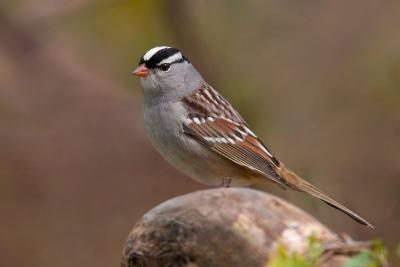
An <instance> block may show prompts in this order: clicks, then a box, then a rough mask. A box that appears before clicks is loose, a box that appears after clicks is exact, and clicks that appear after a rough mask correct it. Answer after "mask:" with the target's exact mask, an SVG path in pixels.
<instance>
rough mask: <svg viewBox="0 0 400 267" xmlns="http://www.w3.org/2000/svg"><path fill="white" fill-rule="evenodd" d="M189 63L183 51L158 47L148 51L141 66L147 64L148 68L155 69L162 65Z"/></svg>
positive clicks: (142, 58) (141, 61)
mask: <svg viewBox="0 0 400 267" xmlns="http://www.w3.org/2000/svg"><path fill="white" fill-rule="evenodd" d="M183 61H188V60H187V59H186V58H185V56H184V55H182V53H181V51H180V50H179V49H177V48H174V47H169V46H157V47H154V48H152V49H150V50H149V51H147V52H146V53H145V54H144V55H143V56H142V57H141V58H140V61H139V65H141V64H143V63H144V64H145V65H146V67H147V68H150V69H152V68H155V67H157V66H160V65H162V64H165V63H168V64H173V63H178V62H183Z"/></svg>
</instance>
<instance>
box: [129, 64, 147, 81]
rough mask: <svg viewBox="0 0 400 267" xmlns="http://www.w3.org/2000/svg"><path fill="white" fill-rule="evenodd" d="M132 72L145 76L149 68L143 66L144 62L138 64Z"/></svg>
mask: <svg viewBox="0 0 400 267" xmlns="http://www.w3.org/2000/svg"><path fill="white" fill-rule="evenodd" d="M132 74H134V75H136V76H139V77H143V78H146V77H147V75H149V69H148V68H147V67H146V66H145V64H144V63H143V64H142V65H139V66H138V67H137V68H136V69H135V70H134V71H133V72H132Z"/></svg>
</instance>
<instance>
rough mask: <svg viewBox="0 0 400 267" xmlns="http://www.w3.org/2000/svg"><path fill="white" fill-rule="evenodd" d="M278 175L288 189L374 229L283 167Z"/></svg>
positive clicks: (358, 216) (365, 221)
mask: <svg viewBox="0 0 400 267" xmlns="http://www.w3.org/2000/svg"><path fill="white" fill-rule="evenodd" d="M278 174H279V175H280V176H281V177H282V178H283V179H284V180H285V181H286V182H287V186H288V187H290V188H292V189H294V190H296V191H301V192H305V193H308V194H310V195H312V196H314V197H316V198H318V199H320V200H322V201H323V202H325V203H326V204H328V205H329V206H331V207H333V208H336V209H338V210H340V211H342V212H343V213H345V214H347V215H348V216H350V217H351V218H353V219H354V220H355V221H357V222H358V223H360V224H363V225H366V226H369V227H371V228H374V226H372V224H370V223H369V222H368V221H367V220H365V219H364V218H362V217H361V216H360V215H358V214H356V213H355V212H353V211H351V210H350V209H348V208H346V207H345V206H343V205H342V204H340V203H339V202H337V201H336V200H334V199H333V198H331V197H329V196H328V195H326V194H325V193H324V192H322V191H321V190H319V189H318V188H317V187H315V186H314V185H312V184H310V183H309V182H307V181H305V180H303V179H302V178H301V177H299V176H298V175H297V174H295V173H294V172H292V171H291V170H289V169H287V168H286V167H285V166H283V165H281V166H280V167H279V170H278Z"/></svg>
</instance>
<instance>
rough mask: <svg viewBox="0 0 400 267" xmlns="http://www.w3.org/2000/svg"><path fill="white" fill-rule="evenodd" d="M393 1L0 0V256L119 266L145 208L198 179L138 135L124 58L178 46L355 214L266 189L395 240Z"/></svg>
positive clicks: (397, 117)
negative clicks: (355, 217)
mask: <svg viewBox="0 0 400 267" xmlns="http://www.w3.org/2000/svg"><path fill="white" fill-rule="evenodd" d="M399 14H400V2H399V1H395V0H393V1H373V0H366V1H323V2H320V1H301V2H297V1H295V2H293V1H276V0H275V1H261V0H251V1H250V0H249V1H227V0H226V1H222V0H220V1H194V0H193V1H177V0H175V1H162V0H160V1H156V0H146V1H138V0H137V1H134V0H120V1H112V0H97V1H94V0H68V1H67V0H58V1H54V0H19V1H14V0H2V1H1V3H0V119H1V126H0V216H1V217H0V265H1V266H13V267H19V266H26V265H29V266H32V267H35V266H40V267H47V266H48V267H50V266H59V267H63V266H65V267H67V266H68V267H69V266H97V267H101V266H118V265H119V259H120V252H121V247H122V244H123V242H124V240H125V237H126V236H127V234H128V231H129V229H130V228H131V227H132V226H133V224H134V222H135V221H136V220H137V219H138V218H139V217H140V216H141V215H142V214H143V213H144V212H146V211H147V210H149V209H150V208H152V207H154V206H155V205H157V204H159V203H161V202H162V201H165V200H167V199H169V198H171V197H174V196H177V195H181V194H184V193H187V192H192V191H194V190H198V189H202V188H206V187H205V186H202V185H200V184H197V183H195V182H193V181H192V180H190V179H189V178H187V177H184V176H183V175H182V174H180V173H179V172H178V171H176V170H174V169H173V168H172V167H170V166H168V165H167V164H166V163H165V162H164V161H163V160H162V159H161V158H160V156H159V155H158V154H157V153H156V152H155V151H154V150H153V149H152V148H151V146H150V145H149V142H148V140H147V138H146V136H145V132H144V129H143V121H142V110H141V102H142V101H141V98H142V95H141V91H140V88H139V82H138V79H137V78H136V77H133V76H131V74H130V72H131V71H132V70H133V69H134V68H135V67H136V66H137V62H138V60H139V57H140V56H141V55H142V54H143V53H144V52H145V51H146V50H147V49H149V48H151V47H153V46H156V45H165V44H167V45H172V46H176V47H179V48H181V49H182V50H183V51H184V52H185V54H186V56H187V57H188V58H189V59H191V61H192V62H193V63H194V64H195V65H196V66H197V67H198V69H200V71H201V72H202V73H203V75H204V76H205V77H206V79H207V80H208V81H209V82H210V83H211V84H212V85H213V86H214V87H216V88H217V89H218V90H219V91H221V92H222V93H223V94H224V95H225V96H226V97H227V98H228V99H229V100H230V101H231V102H232V103H233V104H234V105H235V106H236V107H237V109H238V110H239V111H240V112H241V113H242V115H243V116H244V117H245V118H246V119H247V121H248V122H249V124H250V125H251V126H252V127H253V128H254V129H255V130H256V132H257V133H258V135H259V136H260V137H262V139H263V140H264V141H265V143H266V144H267V145H268V146H269V148H270V149H271V150H272V151H273V152H274V154H276V156H277V157H278V158H279V159H281V160H282V161H284V162H285V163H286V165H287V166H290V167H291V168H292V169H294V170H296V171H297V172H298V173H299V174H301V175H302V176H304V177H307V179H309V180H311V181H313V182H314V183H315V184H316V185H318V186H319V187H320V188H322V189H323V190H325V191H327V192H329V193H330V195H332V196H334V197H335V198H337V199H338V200H340V202H342V203H343V204H345V205H347V206H349V207H351V208H353V209H354V210H355V211H357V212H359V213H360V214H361V215H363V216H365V217H366V218H367V219H368V220H370V221H371V222H372V223H373V224H374V225H375V226H376V230H375V231H373V230H370V229H367V228H365V227H363V226H361V225H359V224H357V223H355V222H353V221H352V220H351V219H349V218H348V217H346V216H344V215H342V214H340V213H339V212H337V211H336V210H334V209H332V208H330V207H328V206H326V205H324V204H323V203H320V202H319V201H316V200H314V199H311V198H310V197H306V196H304V195H302V194H299V193H293V192H283V191H282V190H280V189H279V188H276V187H274V186H269V185H267V186H266V189H267V190H269V191H270V192H273V193H274V194H278V195H280V196H283V197H284V198H285V199H288V200H289V201H291V202H293V203H295V204H296V205H298V206H300V207H302V208H304V209H306V210H308V211H309V212H310V213H311V214H313V215H314V216H315V217H317V218H318V219H320V220H321V221H322V222H324V223H326V224H327V225H328V226H329V227H331V228H332V229H334V230H336V231H338V232H346V233H348V234H350V235H351V236H353V237H354V238H357V239H371V238H381V239H383V241H384V242H385V244H386V245H388V246H389V247H390V248H391V249H392V251H393V249H394V248H395V246H396V244H397V242H398V241H399V240H400V190H399V189H400V149H399V148H400V28H399V25H400V15H399Z"/></svg>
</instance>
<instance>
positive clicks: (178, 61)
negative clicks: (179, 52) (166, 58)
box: [156, 58, 187, 68]
mask: <svg viewBox="0 0 400 267" xmlns="http://www.w3.org/2000/svg"><path fill="white" fill-rule="evenodd" d="M184 61H185V59H183V58H181V59H178V60H175V61H173V62H171V63H163V64H160V63H157V66H156V68H159V67H160V66H162V65H164V64H169V65H172V64H175V63H182V62H184ZM186 61H187V60H186Z"/></svg>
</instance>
